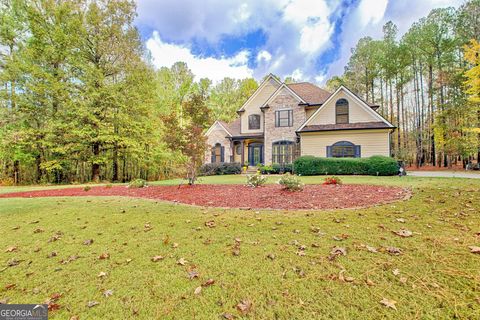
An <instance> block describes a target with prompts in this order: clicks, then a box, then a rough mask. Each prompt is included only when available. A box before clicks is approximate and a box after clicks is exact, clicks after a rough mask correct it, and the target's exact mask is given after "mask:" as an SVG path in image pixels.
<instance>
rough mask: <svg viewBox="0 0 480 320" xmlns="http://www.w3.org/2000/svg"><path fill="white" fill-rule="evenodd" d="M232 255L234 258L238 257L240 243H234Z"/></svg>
mask: <svg viewBox="0 0 480 320" xmlns="http://www.w3.org/2000/svg"><path fill="white" fill-rule="evenodd" d="M232 254H233V255H234V256H239V255H240V243H238V242H236V243H235V244H234V245H233V247H232Z"/></svg>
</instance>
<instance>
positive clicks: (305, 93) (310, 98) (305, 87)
mask: <svg viewBox="0 0 480 320" xmlns="http://www.w3.org/2000/svg"><path fill="white" fill-rule="evenodd" d="M287 86H288V87H289V88H290V89H292V90H293V91H294V92H295V93H296V94H297V95H298V96H300V97H301V98H302V99H303V100H304V101H305V102H306V103H307V104H309V105H318V104H323V103H324V102H325V101H326V100H327V99H328V97H330V95H331V93H330V92H328V91H326V90H323V89H322V88H319V87H317V86H316V85H314V84H313V83H310V82H298V83H289V84H287Z"/></svg>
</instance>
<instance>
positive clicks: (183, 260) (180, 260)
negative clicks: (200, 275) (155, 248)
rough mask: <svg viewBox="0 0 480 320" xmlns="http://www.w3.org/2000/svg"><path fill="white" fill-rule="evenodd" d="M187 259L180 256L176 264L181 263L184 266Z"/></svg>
mask: <svg viewBox="0 0 480 320" xmlns="http://www.w3.org/2000/svg"><path fill="white" fill-rule="evenodd" d="M187 262H188V261H187V260H185V259H184V258H180V259H178V261H177V264H179V265H181V266H184V265H185V264H186V263H187Z"/></svg>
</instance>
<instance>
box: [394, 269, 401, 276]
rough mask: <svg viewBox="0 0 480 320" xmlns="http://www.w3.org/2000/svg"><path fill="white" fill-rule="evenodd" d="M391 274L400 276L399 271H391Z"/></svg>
mask: <svg viewBox="0 0 480 320" xmlns="http://www.w3.org/2000/svg"><path fill="white" fill-rule="evenodd" d="M392 273H393V275H394V276H398V275H399V274H400V270H398V269H393V271H392Z"/></svg>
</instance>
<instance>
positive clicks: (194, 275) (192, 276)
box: [188, 270, 199, 280]
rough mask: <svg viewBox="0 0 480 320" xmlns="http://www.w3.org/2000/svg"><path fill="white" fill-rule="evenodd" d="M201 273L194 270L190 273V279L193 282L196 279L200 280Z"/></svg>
mask: <svg viewBox="0 0 480 320" xmlns="http://www.w3.org/2000/svg"><path fill="white" fill-rule="evenodd" d="M198 276H199V273H198V271H197V270H192V271H189V272H188V279H190V280H192V279H194V278H198Z"/></svg>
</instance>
